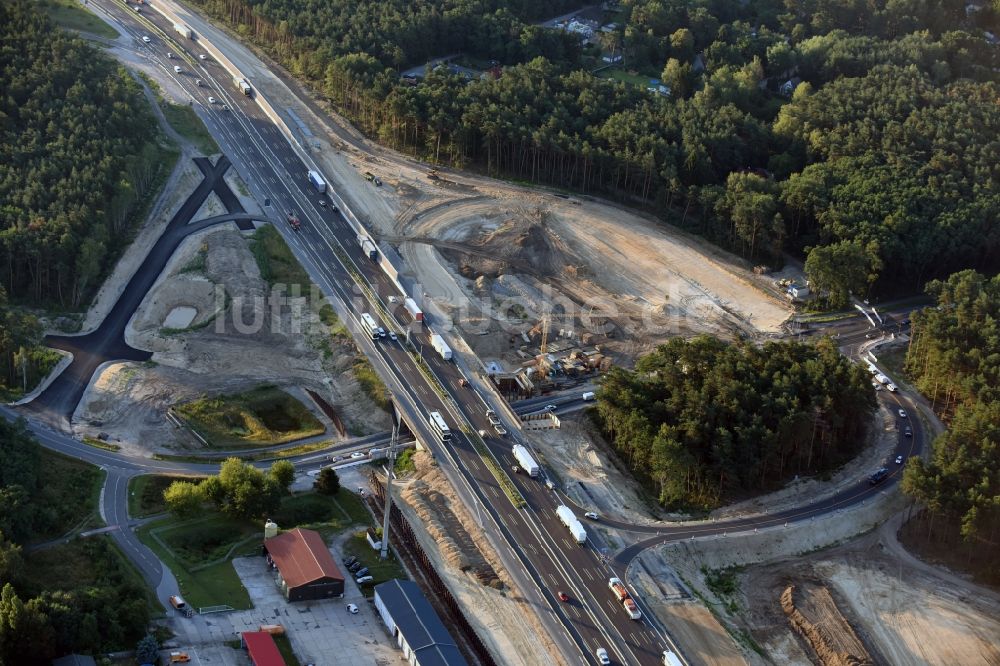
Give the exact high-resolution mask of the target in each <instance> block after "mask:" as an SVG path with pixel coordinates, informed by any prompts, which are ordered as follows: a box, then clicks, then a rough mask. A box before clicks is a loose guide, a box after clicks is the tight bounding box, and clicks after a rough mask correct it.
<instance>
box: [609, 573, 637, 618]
mask: <svg viewBox="0 0 1000 666" xmlns="http://www.w3.org/2000/svg"><path fill="white" fill-rule="evenodd" d="M608 587H609V588H611V591H612V592H613V593H614V595H615V598H616V599H618V601H620V602H622V607H623V608H624V609H625V612H626V613H628V616H629V617H630V618H632V619H633V620H638V619H639V618H641V617H642V612H641V611H640V610H639V606H638V605H636V603H635V600H634V599H632V596H631V595H630V594H629V593H628V588H627V587H625V583H623V582H622V581H621V578H615V577H612V578H609V579H608Z"/></svg>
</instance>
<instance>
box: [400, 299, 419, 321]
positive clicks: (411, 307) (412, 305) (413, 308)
mask: <svg viewBox="0 0 1000 666" xmlns="http://www.w3.org/2000/svg"><path fill="white" fill-rule="evenodd" d="M403 304H404V305H405V306H406V311H407V312H409V313H410V316H411V317H413V321H423V320H424V311H423V310H421V309H420V307H419V306H417V302H416V301H415V300H413V299H412V298H407V299H406V300H405V301H403Z"/></svg>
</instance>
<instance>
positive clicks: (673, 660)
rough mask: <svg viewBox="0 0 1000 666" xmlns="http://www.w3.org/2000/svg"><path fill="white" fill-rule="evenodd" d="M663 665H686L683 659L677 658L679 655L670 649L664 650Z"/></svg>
mask: <svg viewBox="0 0 1000 666" xmlns="http://www.w3.org/2000/svg"><path fill="white" fill-rule="evenodd" d="M663 666H684V664H683V663H681V660H680V659H678V658H677V655H676V654H674V653H673V652H671V651H670V650H664V651H663Z"/></svg>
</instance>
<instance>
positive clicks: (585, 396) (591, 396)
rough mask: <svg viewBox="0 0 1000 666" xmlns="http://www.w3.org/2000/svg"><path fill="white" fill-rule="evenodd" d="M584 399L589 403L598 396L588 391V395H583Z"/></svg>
mask: <svg viewBox="0 0 1000 666" xmlns="http://www.w3.org/2000/svg"><path fill="white" fill-rule="evenodd" d="M583 399H584V400H586V401H587V402H590V401H591V400H596V399H597V394H596V393H594V392H593V391H587V392H586V393H584V394H583Z"/></svg>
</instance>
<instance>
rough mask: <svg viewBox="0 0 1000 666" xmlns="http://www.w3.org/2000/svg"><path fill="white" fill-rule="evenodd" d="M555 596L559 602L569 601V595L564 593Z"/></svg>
mask: <svg viewBox="0 0 1000 666" xmlns="http://www.w3.org/2000/svg"><path fill="white" fill-rule="evenodd" d="M556 596H557V597H559V601H569V595H568V594H566V593H565V592H560V593H559V594H557V595H556Z"/></svg>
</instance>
